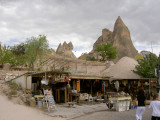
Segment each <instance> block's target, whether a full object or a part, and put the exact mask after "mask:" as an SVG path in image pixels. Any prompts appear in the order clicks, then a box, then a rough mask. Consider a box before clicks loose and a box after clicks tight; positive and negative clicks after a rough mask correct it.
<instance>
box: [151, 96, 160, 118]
mask: <svg viewBox="0 0 160 120" xmlns="http://www.w3.org/2000/svg"><path fill="white" fill-rule="evenodd" d="M149 108H152V109H153V112H152V117H151V120H160V101H159V98H158V95H157V94H156V95H154V96H153V101H151V103H150V105H149Z"/></svg>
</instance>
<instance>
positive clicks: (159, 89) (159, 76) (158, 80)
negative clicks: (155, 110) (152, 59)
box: [155, 54, 160, 99]
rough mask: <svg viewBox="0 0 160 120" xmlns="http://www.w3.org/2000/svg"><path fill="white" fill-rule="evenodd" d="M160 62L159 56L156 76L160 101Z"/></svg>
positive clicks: (159, 57)
mask: <svg viewBox="0 0 160 120" xmlns="http://www.w3.org/2000/svg"><path fill="white" fill-rule="evenodd" d="M159 61H160V54H159V56H158V60H157V65H156V68H155V74H156V77H157V86H156V88H157V93H158V96H159V99H160V75H159V74H160V70H159V69H160V65H159Z"/></svg>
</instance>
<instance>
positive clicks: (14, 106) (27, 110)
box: [0, 80, 65, 120]
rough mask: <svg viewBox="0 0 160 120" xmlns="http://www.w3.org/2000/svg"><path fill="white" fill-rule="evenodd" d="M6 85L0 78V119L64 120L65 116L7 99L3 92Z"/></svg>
mask: <svg viewBox="0 0 160 120" xmlns="http://www.w3.org/2000/svg"><path fill="white" fill-rule="evenodd" d="M6 89H7V86H6V85H5V84H4V83H3V81H2V80H0V120H65V118H60V117H51V116H48V115H45V114H44V113H42V111H41V110H39V109H36V108H33V107H29V106H26V105H24V104H22V105H21V104H20V103H17V102H15V100H14V99H12V100H9V99H8V97H7V96H6V95H5V94H4V93H3V92H7V91H6Z"/></svg>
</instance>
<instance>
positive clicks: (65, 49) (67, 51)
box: [56, 42, 76, 58]
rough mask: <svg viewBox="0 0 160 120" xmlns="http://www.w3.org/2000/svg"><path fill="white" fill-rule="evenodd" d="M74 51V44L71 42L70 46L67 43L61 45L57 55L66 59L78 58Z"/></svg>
mask: <svg viewBox="0 0 160 120" xmlns="http://www.w3.org/2000/svg"><path fill="white" fill-rule="evenodd" d="M72 50H73V44H72V42H69V43H68V44H67V43H66V42H64V43H63V45H61V43H60V44H59V46H58V48H57V50H56V53H57V54H58V55H61V56H64V57H69V58H76V56H75V55H74V54H73V52H72Z"/></svg>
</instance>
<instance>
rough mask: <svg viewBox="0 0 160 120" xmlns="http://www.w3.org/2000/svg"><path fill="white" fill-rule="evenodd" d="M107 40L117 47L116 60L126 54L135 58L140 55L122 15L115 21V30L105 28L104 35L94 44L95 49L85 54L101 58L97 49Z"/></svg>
mask: <svg viewBox="0 0 160 120" xmlns="http://www.w3.org/2000/svg"><path fill="white" fill-rule="evenodd" d="M106 42H110V43H112V44H113V46H116V47H117V52H118V54H117V59H116V60H115V61H118V60H119V59H121V58H122V57H124V56H128V57H131V58H134V57H135V56H136V55H138V51H137V50H136V49H135V47H134V45H133V43H132V40H131V37H130V32H129V30H128V28H127V26H126V25H125V24H124V23H123V21H122V19H121V18H120V17H118V18H117V20H116V22H115V25H114V30H113V32H111V31H110V30H108V29H103V30H102V35H101V36H100V37H99V38H98V39H97V41H96V42H95V43H94V45H93V50H92V51H91V52H90V53H89V54H88V55H86V54H85V56H87V57H94V58H95V59H100V55H99V53H98V52H97V51H96V48H97V46H98V44H105V43H106ZM85 56H81V57H80V59H81V58H83V59H84V58H85Z"/></svg>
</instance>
